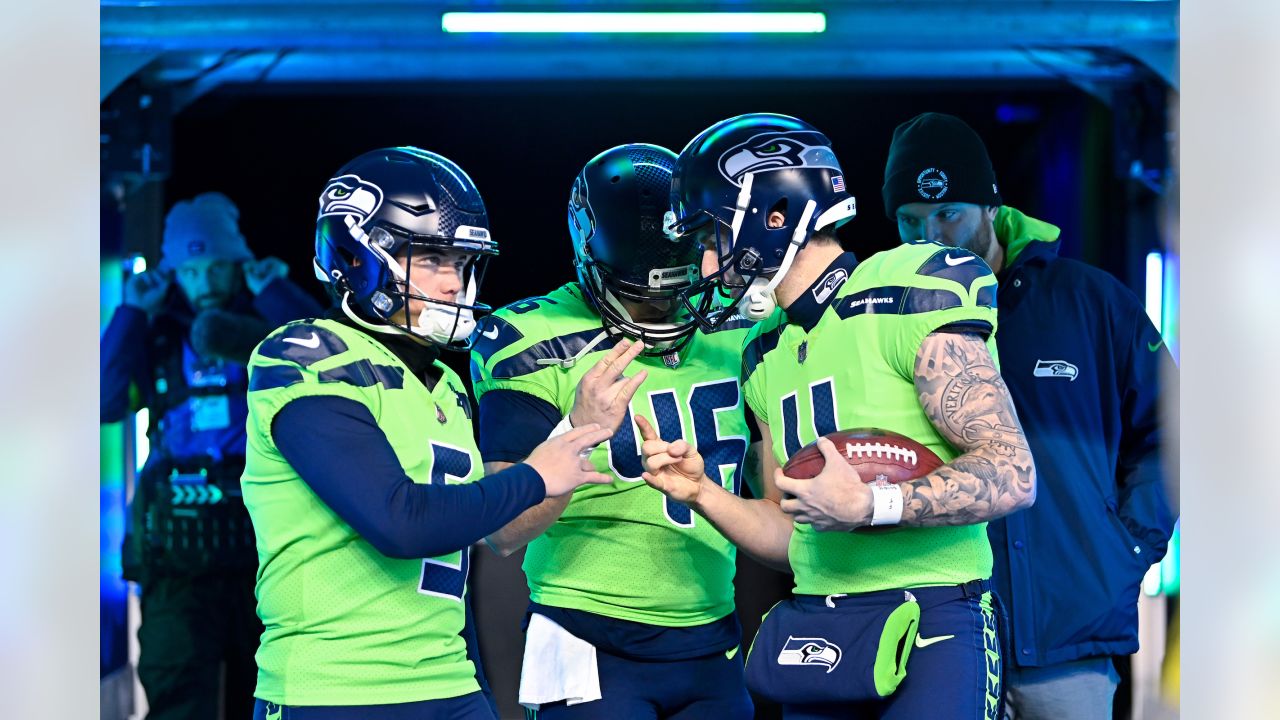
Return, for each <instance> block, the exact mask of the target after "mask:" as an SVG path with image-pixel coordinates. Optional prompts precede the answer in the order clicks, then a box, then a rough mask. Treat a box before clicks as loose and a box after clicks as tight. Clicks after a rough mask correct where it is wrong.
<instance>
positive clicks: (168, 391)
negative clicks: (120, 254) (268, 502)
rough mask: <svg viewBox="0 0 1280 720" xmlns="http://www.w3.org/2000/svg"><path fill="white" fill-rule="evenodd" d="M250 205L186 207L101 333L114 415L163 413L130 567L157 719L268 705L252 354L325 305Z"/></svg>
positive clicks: (108, 415) (108, 412)
mask: <svg viewBox="0 0 1280 720" xmlns="http://www.w3.org/2000/svg"><path fill="white" fill-rule="evenodd" d="M239 215H240V212H239V210H238V209H237V208H236V205H235V204H234V203H233V202H232V201H231V200H230V199H229V198H228V197H227V196H226V195H223V194H221V193H216V192H209V193H204V194H201V195H198V196H196V197H195V198H192V199H190V200H184V201H182V202H179V203H177V204H175V205H174V206H173V208H172V209H171V210H170V211H169V214H168V216H167V217H166V218H165V229H164V240H163V245H162V248H161V260H160V265H159V268H158V269H156V270H152V271H149V272H144V273H140V274H137V275H134V276H132V277H131V278H129V280H128V282H127V284H126V285H125V294H124V301H123V303H122V304H121V305H120V307H119V308H117V309H116V312H115V314H114V315H113V316H112V318H111V322H110V323H109V324H108V325H107V329H106V331H105V332H104V333H103V336H102V342H101V380H102V386H101V397H100V420H101V422H104V423H108V422H118V421H121V420H123V419H124V418H125V417H127V415H128V414H129V413H130V412H132V411H136V410H139V409H141V408H146V409H148V410H149V411H150V413H149V419H150V424H149V427H148V428H147V437H148V441H149V443H150V454H149V456H148V458H147V463H146V466H145V467H144V468H143V469H142V472H141V473H140V474H139V477H138V482H137V484H136V486H135V488H136V489H135V491H134V495H133V500H132V502H131V505H130V509H129V522H128V528H127V532H126V535H125V542H124V549H123V553H122V554H123V557H122V561H123V565H124V576H125V578H126V579H128V580H132V581H134V582H137V583H138V584H139V585H140V588H141V602H142V626H141V628H140V629H139V630H138V642H139V644H140V647H141V654H140V656H139V660H138V668H137V670H138V677H139V679H140V680H141V682H142V686H143V688H144V689H145V691H146V694H147V704H148V706H149V708H150V709H149V712H148V715H147V717H148V718H150V719H151V720H169V719H170V718H175V719H176V718H182V719H183V720H190V719H193V718H194V719H197V720H199V719H201V718H210V719H211V718H214V717H216V716H217V713H218V708H219V705H220V704H222V705H224V706H225V708H226V715H227V716H228V717H236V716H239V717H247V716H248V714H249V713H250V712H251V711H252V706H253V678H254V662H253V654H254V652H255V651H256V650H257V647H258V636H259V635H261V633H262V625H261V623H259V622H258V619H257V615H256V614H255V612H254V597H253V585H254V573H255V572H256V570H257V555H256V553H255V552H254V536H253V529H252V526H251V525H250V523H249V515H248V513H247V512H245V508H244V503H243V501H242V500H241V497H240V474H241V472H242V471H243V470H244V452H245V416H246V403H245V393H246V390H247V385H246V369H245V363H246V362H247V361H248V359H249V354H250V353H251V352H252V350H253V347H254V345H256V344H257V343H258V341H260V340H261V339H262V338H263V337H265V336H266V334H267V332H268V331H269V330H270V329H271V328H272V327H274V326H276V325H278V324H280V323H282V322H286V321H289V320H293V319H296V318H300V317H305V316H307V315H315V314H316V313H318V312H319V311H320V305H319V303H317V302H316V301H315V300H314V299H313V298H312V297H311V296H309V295H308V294H306V293H305V292H303V291H302V290H301V289H300V288H299V287H298V286H297V285H295V284H294V283H293V282H291V281H290V280H289V279H288V277H287V276H286V275H287V273H288V267H287V266H286V265H285V263H284V262H282V261H281V260H278V259H276V258H263V259H261V260H255V259H254V257H253V254H252V253H251V252H250V251H249V247H248V245H247V243H246V242H245V238H244V236H243V235H242V234H241V232H240V228H239ZM224 670H225V681H223V679H222V678H223V672H224ZM220 695H221V698H220Z"/></svg>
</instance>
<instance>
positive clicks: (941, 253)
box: [916, 247, 994, 292]
mask: <svg viewBox="0 0 1280 720" xmlns="http://www.w3.org/2000/svg"><path fill="white" fill-rule="evenodd" d="M916 274H917V275H923V276H925V277H936V278H942V279H944V280H950V281H952V282H955V283H959V284H960V285H961V286H962V287H964V289H965V292H971V291H972V290H973V283H974V281H975V280H977V279H978V278H982V277H986V276H988V275H992V274H994V273H992V272H991V268H990V267H988V266H987V263H986V262H985V261H983V259H982V258H980V257H978V256H977V255H975V254H974V253H972V252H970V251H968V250H965V249H962V248H952V247H944V248H941V249H939V250H938V251H936V252H934V253H933V254H932V255H930V256H929V258H928V259H927V260H925V261H924V263H922V264H921V265H920V267H919V268H918V269H917V270H916Z"/></svg>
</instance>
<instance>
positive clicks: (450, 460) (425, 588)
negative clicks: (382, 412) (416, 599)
mask: <svg viewBox="0 0 1280 720" xmlns="http://www.w3.org/2000/svg"><path fill="white" fill-rule="evenodd" d="M469 475H471V453H469V452H467V451H466V450H463V449H461V448H456V447H451V446H449V445H441V444H440V443H434V442H433V443H431V481H430V482H431V484H433V485H435V484H440V483H446V482H449V481H450V480H453V481H455V482H456V481H459V480H465V479H467V477H468V476H469ZM470 572H471V548H469V547H466V548H463V549H461V550H459V551H458V552H454V553H450V554H448V555H440V556H438V557H433V558H425V559H424V560H423V561H422V580H421V581H420V582H419V583H418V592H420V593H422V594H423V595H432V596H434V597H440V598H447V599H449V600H455V601H457V602H462V596H463V595H464V594H465V593H466V591H467V575H468V574H469V573H470Z"/></svg>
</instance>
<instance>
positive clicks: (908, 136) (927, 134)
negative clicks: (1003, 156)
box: [882, 113, 1004, 219]
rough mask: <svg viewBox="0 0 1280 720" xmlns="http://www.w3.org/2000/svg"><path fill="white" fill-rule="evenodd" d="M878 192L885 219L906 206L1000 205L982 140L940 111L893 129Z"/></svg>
mask: <svg viewBox="0 0 1280 720" xmlns="http://www.w3.org/2000/svg"><path fill="white" fill-rule="evenodd" d="M882 193H883V197H884V210H885V214H886V215H888V216H889V218H890V219H893V218H894V216H895V214H896V213H897V211H898V208H900V207H902V206H903V205H907V204H909V203H918V202H926V203H942V202H957V203H972V204H975V205H1002V204H1004V202H1003V200H1002V199H1001V198H1000V191H999V188H998V187H997V186H996V174H995V170H993V169H992V167H991V158H990V157H989V156H988V155H987V147H986V145H984V144H983V142H982V138H980V137H978V134H977V133H976V132H974V131H973V128H971V127H969V126H968V125H966V124H965V122H964V121H963V120H961V119H960V118H958V117H955V116H952V115H944V114H942V113H923V114H921V115H917V116H916V117H914V118H911V119H910V120H908V121H906V122H904V123H902V124H901V125H899V126H898V127H897V128H896V129H895V130H894V131H893V143H892V144H891V145H890V146H889V160H888V162H887V163H886V164H885V168H884V187H883V189H882Z"/></svg>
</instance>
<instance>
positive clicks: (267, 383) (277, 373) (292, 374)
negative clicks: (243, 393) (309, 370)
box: [249, 365, 302, 392]
mask: <svg viewBox="0 0 1280 720" xmlns="http://www.w3.org/2000/svg"><path fill="white" fill-rule="evenodd" d="M300 382H302V371H301V370H299V369H298V368H296V367H293V366H292V365H255V366H253V367H251V368H249V392H254V391H256V390H273V389H275V388H285V387H289V386H290V385H296V384H298V383H300Z"/></svg>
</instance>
